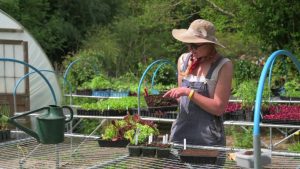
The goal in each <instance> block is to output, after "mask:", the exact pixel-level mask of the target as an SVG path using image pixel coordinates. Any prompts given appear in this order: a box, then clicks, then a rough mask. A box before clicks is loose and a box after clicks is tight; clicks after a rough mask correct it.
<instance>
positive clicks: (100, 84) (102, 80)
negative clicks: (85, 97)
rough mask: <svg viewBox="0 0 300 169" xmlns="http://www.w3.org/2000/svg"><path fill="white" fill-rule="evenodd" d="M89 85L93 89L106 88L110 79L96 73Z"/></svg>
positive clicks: (108, 86)
mask: <svg viewBox="0 0 300 169" xmlns="http://www.w3.org/2000/svg"><path fill="white" fill-rule="evenodd" d="M90 87H91V88H92V89H94V90H96V89H108V88H110V81H109V80H108V78H107V77H104V76H103V75H98V76H96V77H94V78H93V79H92V81H91V84H90Z"/></svg>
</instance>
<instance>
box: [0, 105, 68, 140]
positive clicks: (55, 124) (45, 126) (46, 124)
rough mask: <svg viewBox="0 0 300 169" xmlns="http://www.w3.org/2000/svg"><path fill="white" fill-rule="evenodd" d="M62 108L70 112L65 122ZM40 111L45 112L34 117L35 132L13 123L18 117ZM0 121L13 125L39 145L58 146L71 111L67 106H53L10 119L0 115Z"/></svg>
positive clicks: (62, 138)
mask: <svg viewBox="0 0 300 169" xmlns="http://www.w3.org/2000/svg"><path fill="white" fill-rule="evenodd" d="M63 108H67V109H69V111H70V118H69V119H67V120H66V116H65V115H64V114H63ZM42 110H47V111H45V112H43V113H41V114H40V115H39V116H37V117H36V130H37V132H35V131H33V130H31V129H29V128H27V127H25V126H23V125H21V124H19V123H17V122H16V121H15V120H16V119H17V118H19V117H23V116H26V115H29V114H32V113H35V112H39V111H42ZM0 119H2V120H4V121H7V122H9V123H11V124H13V125H15V126H16V127H18V128H19V129H20V130H22V131H24V132H25V133H27V134H29V135H30V136H32V137H34V138H35V139H36V140H37V141H38V142H39V143H43V144H58V143H61V142H63V141H64V131H65V124H66V123H68V122H70V121H71V120H72V119H73V110H72V108H71V107H69V106H62V107H59V106H55V105H49V106H48V107H43V108H40V109H37V110H33V111H30V112H27V113H24V114H21V115H18V116H14V117H11V118H9V117H7V116H4V115H1V114H0Z"/></svg>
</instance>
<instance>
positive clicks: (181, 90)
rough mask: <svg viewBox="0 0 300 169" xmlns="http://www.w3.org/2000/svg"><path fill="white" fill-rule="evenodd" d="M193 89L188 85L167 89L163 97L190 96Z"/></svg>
mask: <svg viewBox="0 0 300 169" xmlns="http://www.w3.org/2000/svg"><path fill="white" fill-rule="evenodd" d="M190 91H191V89H190V88H187V87H177V88H173V89H171V90H169V91H167V92H166V93H165V94H164V95H163V97H171V98H174V99H178V98H179V97H180V96H188V95H189V93H190Z"/></svg>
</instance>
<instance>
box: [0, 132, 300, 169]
mask: <svg viewBox="0 0 300 169" xmlns="http://www.w3.org/2000/svg"><path fill="white" fill-rule="evenodd" d="M0 152H1V153H0V168H4V169H6V168H7V169H11V168H13V169H15V168H24V169H27V168H28V169H29V168H30V169H32V168H39V169H40V168H60V169H69V168H70V169H73V168H80V169H81V168H82V169H83V168H91V169H94V168H107V169H114V168H116V169H131V168H133V169H136V168H140V169H147V168H155V169H156V168H157V169H160V168H161V169H165V168H166V169H168V168H169V169H176V168H178V169H179V168H180V169H181V168H214V169H215V168H233V169H234V168H239V167H238V166H236V162H235V161H230V160H228V159H227V154H228V153H230V151H226V154H224V155H222V157H221V158H224V159H226V161H225V164H224V166H217V165H211V164H210V165H209V164H188V163H183V162H181V161H180V159H179V158H176V157H173V158H162V159H160V158H150V157H130V156H129V155H128V150H127V149H126V148H108V147H99V145H98V143H97V141H95V140H84V141H82V140H81V139H78V138H73V139H70V138H65V141H64V142H63V143H60V144H57V145H51V144H49V145H46V144H39V143H38V142H36V141H35V139H32V138H30V137H29V138H25V139H20V140H15V141H11V142H7V143H0ZM299 165H300V157H288V156H277V155H276V156H275V155H273V156H272V164H270V165H268V166H265V168H293V169H295V168H297V167H298V166H299Z"/></svg>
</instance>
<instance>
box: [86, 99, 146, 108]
mask: <svg viewBox="0 0 300 169" xmlns="http://www.w3.org/2000/svg"><path fill="white" fill-rule="evenodd" d="M140 99H141V107H146V106H147V105H146V101H145V99H144V98H143V97H141V98H140ZM137 107H138V102H137V97H135V96H129V97H123V98H119V99H107V100H101V101H98V102H97V103H84V104H81V108H82V109H85V110H107V109H108V108H109V109H112V110H127V109H130V108H137Z"/></svg>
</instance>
